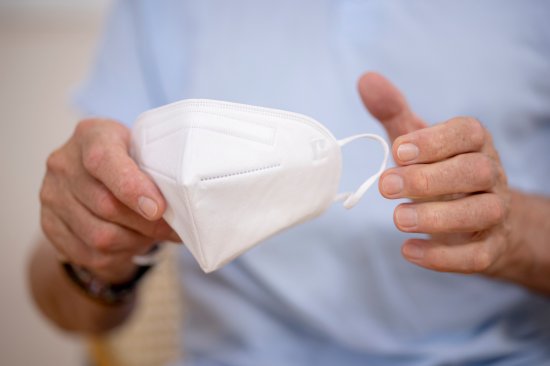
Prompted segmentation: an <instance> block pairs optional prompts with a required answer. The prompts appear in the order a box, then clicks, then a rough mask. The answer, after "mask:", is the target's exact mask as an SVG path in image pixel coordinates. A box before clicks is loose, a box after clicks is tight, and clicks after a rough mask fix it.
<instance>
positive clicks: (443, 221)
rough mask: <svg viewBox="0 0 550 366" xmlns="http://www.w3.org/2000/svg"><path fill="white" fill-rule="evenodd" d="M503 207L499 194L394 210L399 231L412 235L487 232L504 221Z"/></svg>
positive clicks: (402, 205) (406, 204) (427, 203)
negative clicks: (486, 230)
mask: <svg viewBox="0 0 550 366" xmlns="http://www.w3.org/2000/svg"><path fill="white" fill-rule="evenodd" d="M504 216H505V208H504V204H503V202H502V201H501V199H500V198H499V197H498V195H496V194H494V193H483V194H476V195H472V196H467V197H464V198H460V199H457V200H454V201H446V202H423V203H404V204H401V205H399V206H397V208H396V209H395V212H394V222H395V225H396V226H397V228H398V229H399V230H401V231H405V232H413V233H428V234H432V233H455V232H476V231H481V230H485V229H487V228H490V227H492V226H495V225H497V224H499V223H501V222H502V220H503V219H504Z"/></svg>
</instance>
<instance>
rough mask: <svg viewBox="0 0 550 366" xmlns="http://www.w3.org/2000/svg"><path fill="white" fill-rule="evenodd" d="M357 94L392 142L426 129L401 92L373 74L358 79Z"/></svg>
mask: <svg viewBox="0 0 550 366" xmlns="http://www.w3.org/2000/svg"><path fill="white" fill-rule="evenodd" d="M358 88H359V94H360V95H361V99H362V100H363V104H364V105H365V107H366V108H367V109H368V111H369V112H370V114H372V115H373V117H374V118H376V119H377V120H378V121H380V123H382V125H383V126H384V128H385V129H386V132H387V133H388V136H389V138H390V139H391V141H392V143H393V141H394V140H395V139H396V138H397V137H399V136H401V135H405V134H407V133H409V132H412V131H415V130H418V129H421V128H425V127H428V125H427V124H426V123H425V122H423V121H422V120H421V119H420V118H418V117H417V116H415V114H414V113H413V112H412V111H411V109H410V108H409V106H408V104H407V101H406V100H405V97H403V95H402V94H401V92H400V91H399V90H398V89H397V88H396V87H395V86H394V85H393V84H392V83H390V82H389V81H388V79H386V78H384V77H383V76H382V75H380V74H377V73H375V72H368V73H366V74H364V75H363V76H361V78H359V83H358Z"/></svg>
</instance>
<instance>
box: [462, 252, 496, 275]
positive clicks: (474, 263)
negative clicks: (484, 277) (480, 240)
mask: <svg viewBox="0 0 550 366" xmlns="http://www.w3.org/2000/svg"><path fill="white" fill-rule="evenodd" d="M492 263H493V260H492V256H491V254H490V253H489V251H488V250H487V249H485V248H483V247H480V248H478V249H476V250H475V251H474V253H473V256H472V259H471V266H470V268H468V269H467V271H468V272H471V273H480V272H485V271H487V269H489V267H490V266H491V264H492Z"/></svg>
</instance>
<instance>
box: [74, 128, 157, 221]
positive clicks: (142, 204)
mask: <svg viewBox="0 0 550 366" xmlns="http://www.w3.org/2000/svg"><path fill="white" fill-rule="evenodd" d="M92 123H93V122H92ZM105 123H107V124H108V125H109V126H110V127H109V128H105V127H104V126H103V128H100V127H101V126H100V127H98V126H95V125H94V126H93V127H89V126H86V125H84V127H81V129H86V128H91V132H88V133H87V135H86V138H85V139H84V144H83V148H82V163H83V165H84V167H85V168H86V170H87V171H88V172H89V173H90V174H91V175H92V176H93V177H95V178H96V179H98V180H99V181H100V182H102V183H103V184H105V186H106V187H107V188H108V189H109V190H110V191H111V192H112V193H113V194H114V195H115V197H116V198H117V199H118V200H120V201H121V202H122V203H123V204H125V205H126V206H128V207H130V208H131V209H132V210H134V211H135V212H137V213H139V214H141V215H142V216H143V217H145V218H146V219H148V220H158V219H160V218H161V216H162V214H163V212H164V210H165V208H166V204H165V202H164V199H163V197H162V195H161V193H160V191H159V190H158V188H157V187H156V185H155V184H154V183H153V181H152V180H151V179H150V178H149V177H148V176H147V175H145V173H143V172H142V171H141V170H140V169H139V168H138V166H137V165H136V163H135V162H134V161H133V160H132V159H131V158H130V156H129V154H128V146H129V132H128V130H127V129H126V127H124V126H122V125H119V124H117V123H115V122H110V123H109V122H105Z"/></svg>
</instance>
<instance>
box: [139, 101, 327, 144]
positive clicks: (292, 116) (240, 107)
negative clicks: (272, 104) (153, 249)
mask: <svg viewBox="0 0 550 366" xmlns="http://www.w3.org/2000/svg"><path fill="white" fill-rule="evenodd" d="M177 107H180V108H183V110H184V111H186V112H201V113H202V112H204V111H201V110H200V109H199V108H201V107H202V108H205V107H213V108H217V109H218V110H220V109H221V110H230V111H231V110H232V111H238V112H253V113H260V114H263V115H265V116H270V117H275V118H286V119H289V120H293V121H295V122H300V123H303V124H306V125H309V126H310V127H313V128H315V129H316V130H318V131H321V132H322V133H323V134H324V135H325V136H327V137H330V138H331V139H332V140H333V141H337V140H336V138H335V137H334V136H333V135H332V133H331V132H330V131H329V130H328V129H327V128H326V127H325V126H323V125H322V124H321V123H319V122H318V121H316V120H314V119H313V118H311V117H308V116H306V115H303V114H299V113H294V112H288V111H283V110H278V109H271V108H266V107H258V106H252V105H248V104H238V103H227V102H222V101H215V100H210V99H207V100H201V101H197V100H189V99H187V100H184V101H183V102H181V101H180V102H175V103H172V104H168V105H166V106H162V107H159V108H156V109H152V110H149V111H146V112H144V113H143V114H142V115H146V114H149V113H151V112H157V114H158V112H161V113H163V115H162V118H163V119H164V118H167V117H166V116H167V115H168V118H170V117H171V115H172V114H178V113H180V112H181V110H179V109H176V108H177ZM193 108H195V109H193ZM207 113H211V114H215V113H216V112H212V111H210V112H207ZM222 116H223V114H222Z"/></svg>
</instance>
